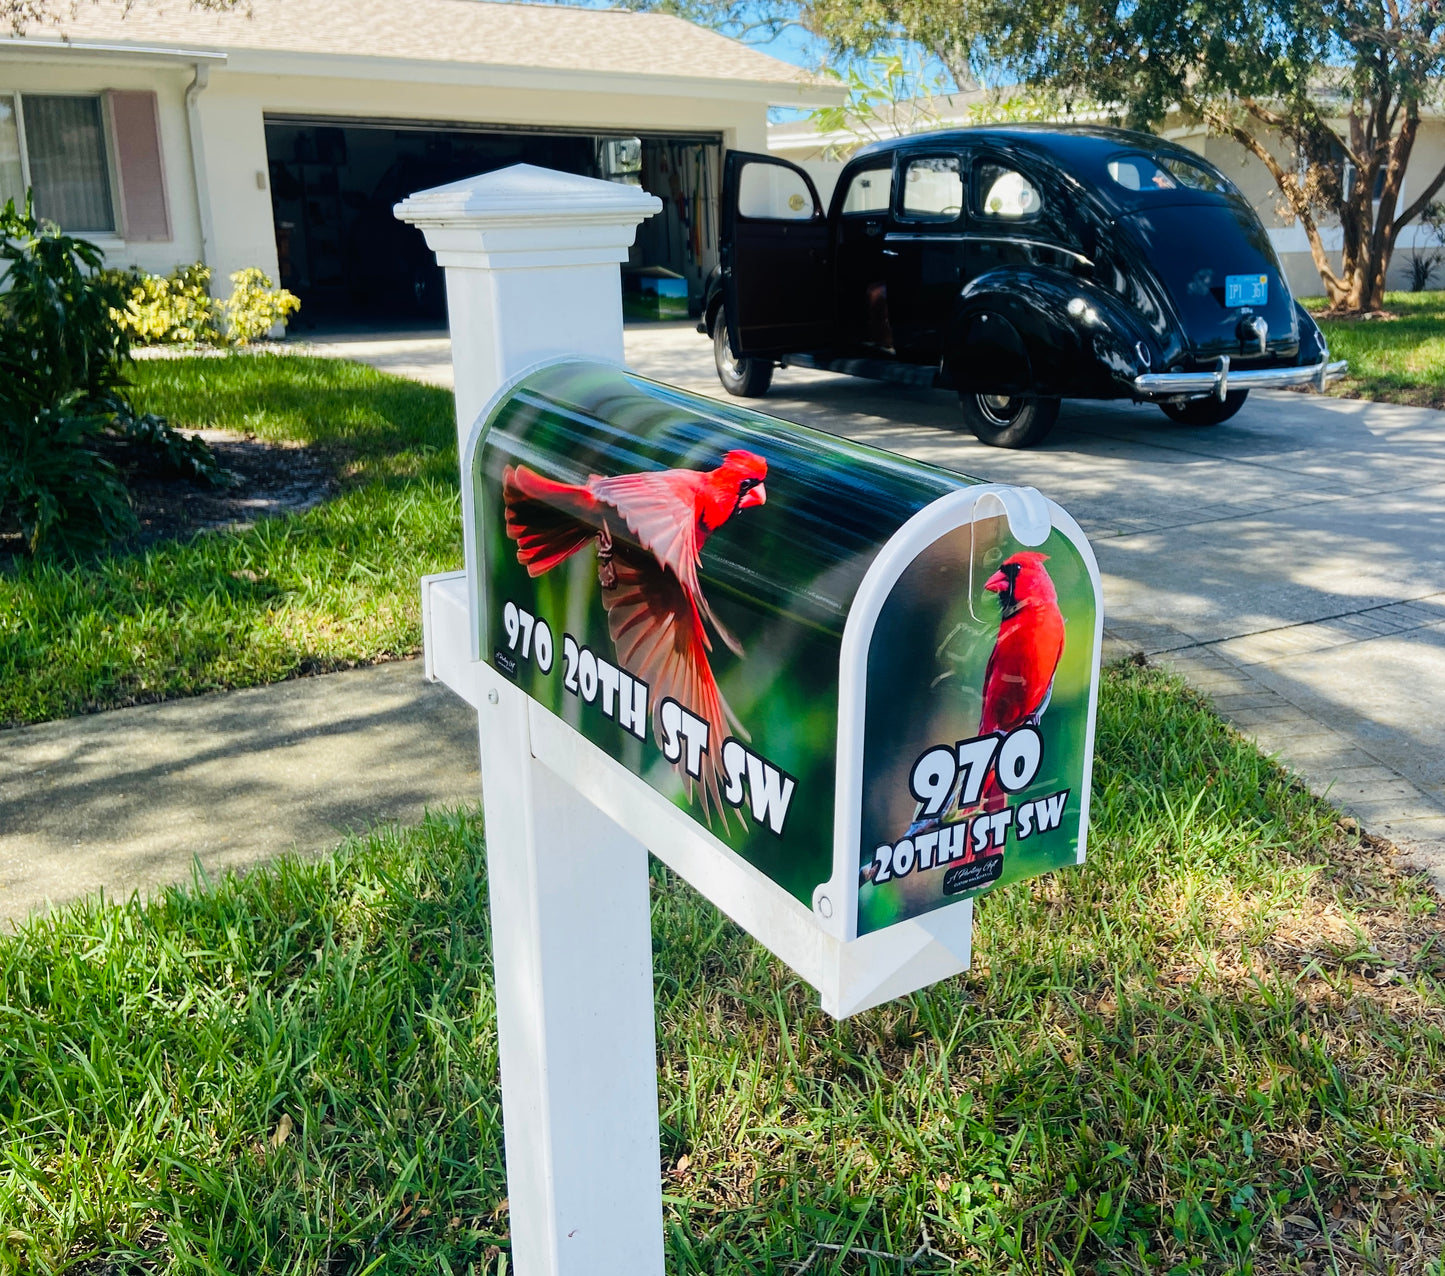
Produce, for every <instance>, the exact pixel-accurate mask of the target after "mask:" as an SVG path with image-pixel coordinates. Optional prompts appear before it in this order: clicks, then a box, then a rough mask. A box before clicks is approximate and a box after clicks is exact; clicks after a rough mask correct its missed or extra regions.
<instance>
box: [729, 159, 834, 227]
mask: <svg viewBox="0 0 1445 1276" xmlns="http://www.w3.org/2000/svg"><path fill="white" fill-rule="evenodd" d="M816 211H817V206H816V205H815V204H814V202H813V193H812V191H811V190H809V189H808V180H807V178H805V177H804V176H803V175H802V174H801V173H799V172H798V171H797V170H796V169H792V168H786V167H784V166H783V165H782V164H766V163H756V162H754V163H751V164H744V165H743V171H742V174H741V175H740V177H739V178H738V213H739V214H740V215H741V216H743V217H755V218H761V219H763V220H765V221H783V222H805V221H807V220H809V218H811V217H812V216H813V215H814V213H815V212H816Z"/></svg>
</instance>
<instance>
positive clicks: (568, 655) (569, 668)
mask: <svg viewBox="0 0 1445 1276" xmlns="http://www.w3.org/2000/svg"><path fill="white" fill-rule="evenodd" d="M562 685H563V686H564V687H566V688H567V690H568V691H570V692H571V693H572V694H573V695H574V696H575V695H576V694H577V639H575V638H574V637H572V635H571V634H567V633H564V634H563V635H562Z"/></svg>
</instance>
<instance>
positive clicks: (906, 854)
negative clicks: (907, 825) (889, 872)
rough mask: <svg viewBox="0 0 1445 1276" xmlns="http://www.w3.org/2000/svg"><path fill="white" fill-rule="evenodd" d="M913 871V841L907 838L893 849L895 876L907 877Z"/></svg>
mask: <svg viewBox="0 0 1445 1276" xmlns="http://www.w3.org/2000/svg"><path fill="white" fill-rule="evenodd" d="M912 871H913V839H912V838H911V837H905V838H904V839H903V840H902V841H901V842H899V843H898V844H897V845H896V846H894V848H893V876H894V877H907V876H908V874H909V873H911V872H912Z"/></svg>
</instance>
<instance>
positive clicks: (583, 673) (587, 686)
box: [577, 647, 597, 704]
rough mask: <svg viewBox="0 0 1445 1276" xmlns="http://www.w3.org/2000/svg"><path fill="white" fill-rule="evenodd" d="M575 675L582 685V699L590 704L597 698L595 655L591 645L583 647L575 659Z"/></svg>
mask: <svg viewBox="0 0 1445 1276" xmlns="http://www.w3.org/2000/svg"><path fill="white" fill-rule="evenodd" d="M577 677H578V681H579V682H580V683H581V685H582V699H584V700H585V701H587V703H588V704H591V703H592V702H593V701H594V700H596V699H597V657H596V656H594V655H593V654H592V648H591V647H583V648H582V655H581V656H580V657H579V658H578V661H577Z"/></svg>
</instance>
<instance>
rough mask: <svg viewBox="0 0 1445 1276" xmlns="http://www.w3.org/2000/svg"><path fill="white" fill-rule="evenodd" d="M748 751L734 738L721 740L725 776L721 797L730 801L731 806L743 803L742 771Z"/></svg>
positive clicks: (745, 768) (745, 766)
mask: <svg viewBox="0 0 1445 1276" xmlns="http://www.w3.org/2000/svg"><path fill="white" fill-rule="evenodd" d="M747 765H748V751H747V750H746V749H745V748H743V746H742V745H740V744H739V743H738V742H737V741H736V740H734V739H732V738H731V737H729V738H728V739H726V740H724V741H723V747H722V767H723V775H724V776H726V778H727V785H726V787H725V788H724V789H723V798H724V800H725V801H728V802H731V803H732V805H733V806H741V805H742V804H743V773H744V772H745V771H746V770H747Z"/></svg>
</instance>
